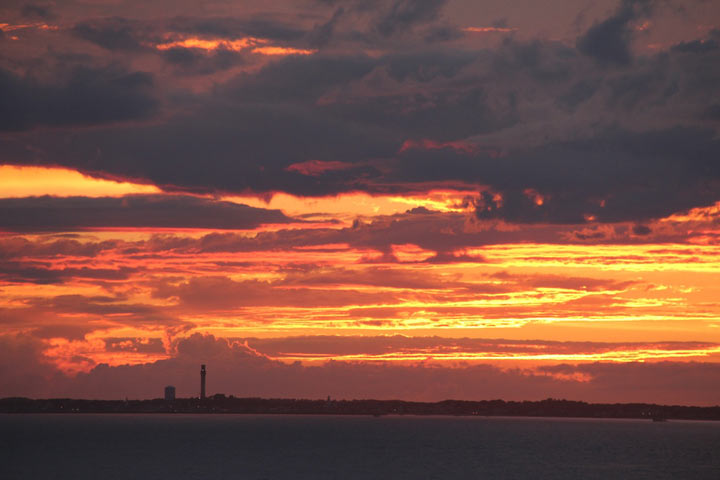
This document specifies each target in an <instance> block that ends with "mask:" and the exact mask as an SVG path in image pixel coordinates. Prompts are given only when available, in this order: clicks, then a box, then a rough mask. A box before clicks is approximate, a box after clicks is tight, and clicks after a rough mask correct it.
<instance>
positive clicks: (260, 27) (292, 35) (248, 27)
mask: <svg viewBox="0 0 720 480" xmlns="http://www.w3.org/2000/svg"><path fill="white" fill-rule="evenodd" d="M167 28H168V29H169V30H171V31H173V32H177V33H186V34H196V35H206V36H212V37H220V38H228V39H235V38H240V37H244V36H251V37H258V38H266V39H271V40H279V41H292V40H299V39H301V38H303V37H304V36H305V35H306V33H307V30H306V29H304V28H302V27H299V26H297V25H293V24H292V23H287V22H283V21H281V20H276V19H272V18H263V17H260V16H257V17H249V18H232V17H209V18H207V17H206V18H202V17H175V18H173V19H170V20H169V21H168V22H167Z"/></svg>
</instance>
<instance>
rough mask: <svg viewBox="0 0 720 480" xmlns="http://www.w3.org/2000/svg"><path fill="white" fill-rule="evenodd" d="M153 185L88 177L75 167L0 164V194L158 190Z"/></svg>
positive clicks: (98, 194) (117, 193) (104, 193)
mask: <svg viewBox="0 0 720 480" xmlns="http://www.w3.org/2000/svg"><path fill="white" fill-rule="evenodd" d="M159 192H160V189H159V188H158V187H156V186H154V185H143V184H139V183H131V182H127V181H113V180H104V179H100V178H94V177H89V176H86V175H83V174H81V173H80V172H77V171H75V170H69V169H65V168H49V167H27V166H15V165H0V198H13V197H31V196H42V195H52V196H57V197H71V196H83V197H107V196H120V195H127V194H134V193H159Z"/></svg>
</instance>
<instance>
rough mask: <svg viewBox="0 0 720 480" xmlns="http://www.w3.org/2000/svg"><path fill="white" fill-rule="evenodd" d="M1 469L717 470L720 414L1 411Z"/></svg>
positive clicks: (91, 473)
mask: <svg viewBox="0 0 720 480" xmlns="http://www.w3.org/2000/svg"><path fill="white" fill-rule="evenodd" d="M0 478H2V479H7V480H11V479H78V480H83V479H177V480H182V479H225V478H229V479H342V480H349V479H403V478H411V479H415V478H417V479H433V478H435V479H483V478H487V479H518V478H529V479H594V478H597V479H624V478H628V479H644V478H647V479H664V478H668V479H669V478H672V479H712V480H718V479H720V423H712V422H682V421H670V422H666V423H653V422H649V421H640V420H577V419H530V418H475V417H473V418H465V417H382V418H373V417H340V416H338V417H332V416H317V417H313V416H246V415H197V416H195V415H92V414H87V415H72V414H67V415H0Z"/></svg>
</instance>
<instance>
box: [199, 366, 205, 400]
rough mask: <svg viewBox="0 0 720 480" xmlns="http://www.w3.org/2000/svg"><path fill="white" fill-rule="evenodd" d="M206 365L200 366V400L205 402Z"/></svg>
mask: <svg viewBox="0 0 720 480" xmlns="http://www.w3.org/2000/svg"><path fill="white" fill-rule="evenodd" d="M206 373H207V372H206V371H205V365H204V364H203V365H200V400H205V374H206Z"/></svg>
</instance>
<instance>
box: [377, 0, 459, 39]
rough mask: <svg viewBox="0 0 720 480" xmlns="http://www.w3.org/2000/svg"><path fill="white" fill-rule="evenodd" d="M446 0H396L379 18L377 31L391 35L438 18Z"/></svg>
mask: <svg viewBox="0 0 720 480" xmlns="http://www.w3.org/2000/svg"><path fill="white" fill-rule="evenodd" d="M444 4H445V0H395V1H394V2H392V4H391V5H390V6H389V8H388V9H387V11H386V12H384V13H383V14H382V15H381V16H380V18H379V19H378V20H377V25H376V28H377V31H378V32H380V34H381V35H384V36H389V35H392V34H394V33H395V32H397V31H399V30H406V29H408V28H410V27H412V26H414V25H416V24H419V23H427V22H429V21H431V20H434V19H435V18H437V16H438V14H439V12H440V9H441V8H442V7H443V6H444Z"/></svg>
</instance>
